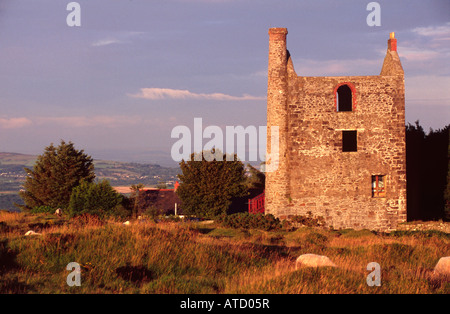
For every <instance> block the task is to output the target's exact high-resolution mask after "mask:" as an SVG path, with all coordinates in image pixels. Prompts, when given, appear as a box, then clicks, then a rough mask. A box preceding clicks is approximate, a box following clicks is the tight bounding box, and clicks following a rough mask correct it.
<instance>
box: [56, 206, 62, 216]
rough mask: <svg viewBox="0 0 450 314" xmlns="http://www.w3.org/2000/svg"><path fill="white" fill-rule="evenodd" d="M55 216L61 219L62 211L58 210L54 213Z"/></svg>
mask: <svg viewBox="0 0 450 314" xmlns="http://www.w3.org/2000/svg"><path fill="white" fill-rule="evenodd" d="M55 215H57V216H59V217H61V215H62V209H61V208H58V209H57V210H56V211H55Z"/></svg>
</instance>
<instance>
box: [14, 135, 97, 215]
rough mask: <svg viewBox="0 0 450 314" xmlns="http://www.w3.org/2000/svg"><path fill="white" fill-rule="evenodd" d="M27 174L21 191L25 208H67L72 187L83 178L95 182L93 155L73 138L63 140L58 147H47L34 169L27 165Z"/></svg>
mask: <svg viewBox="0 0 450 314" xmlns="http://www.w3.org/2000/svg"><path fill="white" fill-rule="evenodd" d="M24 169H25V171H26V173H27V178H26V180H25V183H24V184H23V191H21V192H20V193H19V195H20V197H21V198H22V199H23V200H24V202H25V205H24V206H20V207H21V208H23V209H32V208H34V207H38V206H50V207H52V208H58V207H62V208H67V206H68V205H69V201H70V195H71V193H72V190H73V189H74V188H75V187H76V186H78V185H79V184H80V182H81V181H86V182H92V181H93V180H94V178H95V173H94V164H93V159H92V158H91V156H88V155H86V154H85V153H84V151H83V150H77V149H75V147H74V144H73V143H72V142H69V143H66V142H64V141H61V143H60V145H59V146H58V147H55V146H53V144H51V145H50V146H48V147H46V148H45V151H44V153H43V154H42V155H39V156H38V158H37V161H36V162H35V164H34V166H33V169H29V168H24Z"/></svg>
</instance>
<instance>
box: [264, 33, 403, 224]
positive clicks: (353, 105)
mask: <svg viewBox="0 0 450 314" xmlns="http://www.w3.org/2000/svg"><path fill="white" fill-rule="evenodd" d="M286 35H287V29H286V28H271V29H270V30H269V66H268V91H267V129H268V136H267V152H268V153H269V154H270V153H271V151H270V149H271V143H270V140H271V139H270V135H271V134H270V131H271V126H278V128H279V165H278V168H277V170H276V171H273V172H267V173H266V190H265V210H266V213H267V214H273V215H275V216H277V217H279V218H286V217H289V216H291V215H307V214H308V212H310V213H311V214H312V215H313V216H321V217H323V218H324V219H325V221H326V222H327V224H328V225H330V226H333V227H334V228H353V229H363V228H367V229H372V230H390V229H395V228H396V226H397V224H398V223H400V222H404V221H406V160H405V87H404V72H403V68H402V65H401V62H400V59H399V56H398V54H397V39H395V36H394V33H391V35H390V39H389V40H388V47H387V53H386V57H385V59H384V63H383V66H382V69H381V73H380V75H371V76H334V77H333V76H321V77H306V76H298V75H297V73H296V72H295V69H294V66H293V63H292V60H291V56H290V54H289V52H288V50H287V49H286ZM380 63H381V62H380ZM380 65H381V64H380ZM269 163H270V161H269Z"/></svg>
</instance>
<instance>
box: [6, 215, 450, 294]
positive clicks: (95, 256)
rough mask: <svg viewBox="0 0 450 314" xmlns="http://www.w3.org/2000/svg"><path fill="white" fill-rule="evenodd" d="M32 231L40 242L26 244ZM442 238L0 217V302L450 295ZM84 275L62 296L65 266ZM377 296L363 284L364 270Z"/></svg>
mask: <svg viewBox="0 0 450 314" xmlns="http://www.w3.org/2000/svg"><path fill="white" fill-rule="evenodd" d="M30 226H32V227H35V228H36V231H38V232H40V233H41V235H39V236H33V237H26V236H24V233H25V232H26V231H27V230H29V229H30ZM305 253H315V254H322V255H327V256H328V257H330V258H331V259H332V260H333V261H334V262H335V263H336V264H337V265H338V267H337V268H320V269H314V268H304V269H299V270H296V269H295V260H296V258H297V256H299V255H300V254H305ZM448 255H450V238H449V235H448V234H445V233H438V232H435V233H433V232H431V233H424V232H417V233H414V234H397V235H394V234H389V235H387V234H375V233H373V232H370V231H352V230H345V231H330V230H325V229H317V228H300V229H298V230H296V231H293V232H287V231H277V232H267V231H258V230H235V229H226V228H222V227H220V226H218V225H214V224H213V225H208V226H205V225H199V224H196V223H158V224H156V223H154V222H150V221H135V222H134V223H132V224H131V225H129V226H126V225H123V224H122V223H121V222H120V221H114V220H110V221H101V220H98V219H95V218H93V217H90V216H85V217H80V218H77V219H72V220H68V219H65V218H58V217H54V216H52V215H29V214H23V213H6V212H0V262H1V263H0V274H1V277H0V292H2V293H18V292H20V293H449V292H450V287H449V282H448V281H446V280H444V279H439V278H435V277H433V275H432V270H433V267H434V265H435V264H436V262H437V260H438V259H439V258H440V257H442V256H448ZM70 262H78V263H79V264H80V265H81V267H82V274H81V280H82V284H81V287H69V286H68V285H67V284H66V277H67V275H68V274H69V271H67V270H66V265H67V264H68V263H70ZM370 262H378V263H379V264H380V266H381V269H382V272H381V282H382V284H381V286H380V287H369V286H368V285H367V284H366V277H367V276H368V274H369V273H370V272H369V271H367V269H366V267H367V264H368V263H370Z"/></svg>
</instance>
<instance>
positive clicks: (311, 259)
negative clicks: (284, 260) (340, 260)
mask: <svg viewBox="0 0 450 314" xmlns="http://www.w3.org/2000/svg"><path fill="white" fill-rule="evenodd" d="M326 266H328V267H337V265H336V264H335V263H333V262H332V261H331V260H330V259H329V258H328V257H326V256H323V255H316V254H303V255H300V256H299V257H298V258H297V261H296V262H295V269H298V268H300V267H326Z"/></svg>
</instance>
